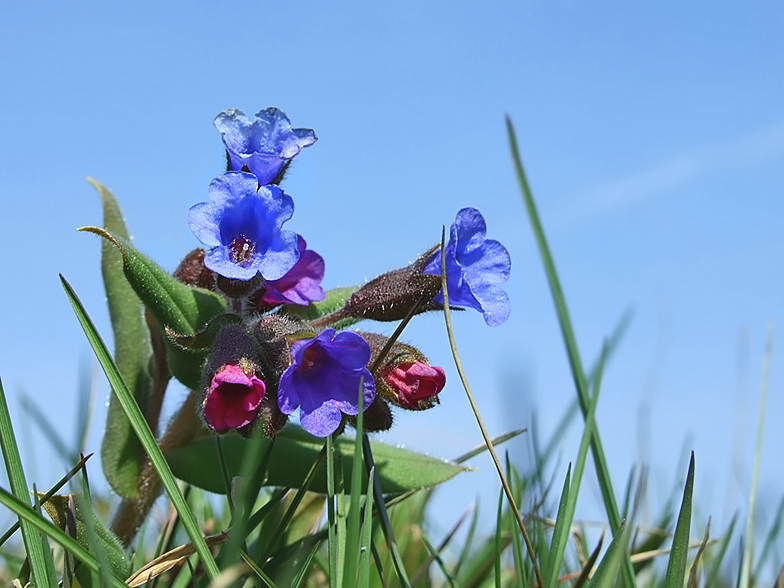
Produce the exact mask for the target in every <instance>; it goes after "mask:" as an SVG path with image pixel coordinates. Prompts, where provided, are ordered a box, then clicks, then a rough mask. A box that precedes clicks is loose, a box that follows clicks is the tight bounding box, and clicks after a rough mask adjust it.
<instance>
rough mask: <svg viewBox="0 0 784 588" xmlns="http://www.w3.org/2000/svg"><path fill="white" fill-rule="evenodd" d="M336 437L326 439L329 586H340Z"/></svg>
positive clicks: (335, 587)
mask: <svg viewBox="0 0 784 588" xmlns="http://www.w3.org/2000/svg"><path fill="white" fill-rule="evenodd" d="M334 442H335V440H334V438H333V436H332V435H329V436H328V437H327V440H326V445H325V447H326V450H327V529H328V539H327V554H328V556H329V558H328V561H329V588H338V586H340V584H339V582H338V537H337V528H338V524H337V520H336V515H335V447H334Z"/></svg>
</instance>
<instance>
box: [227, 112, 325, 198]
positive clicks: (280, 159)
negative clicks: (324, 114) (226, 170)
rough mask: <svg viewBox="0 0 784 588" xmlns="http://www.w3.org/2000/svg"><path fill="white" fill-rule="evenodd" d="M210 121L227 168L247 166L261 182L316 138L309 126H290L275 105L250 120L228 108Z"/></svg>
mask: <svg viewBox="0 0 784 588" xmlns="http://www.w3.org/2000/svg"><path fill="white" fill-rule="evenodd" d="M214 122H215V127H216V128H217V129H218V130H219V131H220V133H221V135H222V136H223V144H224V145H225V146H226V151H228V153H229V163H230V165H231V169H232V170H233V171H242V169H243V167H244V166H248V169H249V170H250V172H251V173H252V174H254V175H255V176H256V177H257V178H258V179H259V183H260V184H262V185H266V184H269V183H270V182H272V181H273V180H275V178H276V177H277V176H278V174H279V173H280V172H281V170H282V169H283V167H284V166H285V165H286V164H287V163H288V162H290V161H291V160H292V159H293V158H294V157H295V156H296V155H297V154H298V153H299V152H300V150H301V149H302V148H303V147H309V146H311V145H313V143H315V142H316V140H317V137H316V133H314V132H313V131H312V130H311V129H292V128H291V122H290V121H289V119H288V117H287V116H286V114H285V113H284V112H282V111H281V110H278V109H277V108H267V109H266V110H260V111H259V112H257V113H256V117H255V118H254V119H253V122H251V121H249V120H248V117H247V116H245V113H244V112H242V111H241V110H237V109H236V108H230V109H229V110H224V111H223V112H221V113H220V114H219V115H218V116H216V117H215V121H214Z"/></svg>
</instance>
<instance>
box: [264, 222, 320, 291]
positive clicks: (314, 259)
mask: <svg viewBox="0 0 784 588" xmlns="http://www.w3.org/2000/svg"><path fill="white" fill-rule="evenodd" d="M306 247H307V243H305V239H303V238H302V237H301V236H300V235H297V251H299V261H298V262H297V263H296V264H295V265H294V267H293V268H291V269H290V270H289V272H288V273H287V274H286V275H285V276H283V277H282V278H280V279H279V280H267V282H266V283H265V284H264V286H265V288H266V290H265V291H264V294H263V295H262V296H261V298H260V300H259V304H262V305H266V306H277V305H278V304H300V305H303V306H307V305H308V303H310V302H311V301H312V302H318V301H319V300H324V290H323V289H322V288H321V286H320V284H321V280H323V279H324V259H323V258H322V257H321V256H320V255H319V254H318V253H316V252H315V251H311V250H310V249H306Z"/></svg>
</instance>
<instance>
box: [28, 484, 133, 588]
mask: <svg viewBox="0 0 784 588" xmlns="http://www.w3.org/2000/svg"><path fill="white" fill-rule="evenodd" d="M40 496H41V497H43V494H40ZM68 498H69V496H68V495H57V496H52V497H51V498H50V499H49V500H47V501H46V502H45V503H44V504H43V505H42V506H43V508H44V510H45V511H46V514H48V515H49V517H50V518H51V519H52V522H53V523H54V524H55V525H57V526H58V527H59V528H60V529H61V530H63V531H66V532H67V533H68V534H69V535H71V536H72V537H73V538H74V539H76V542H77V543H78V544H79V545H81V546H82V547H83V548H84V549H86V550H87V551H92V549H91V546H90V541H89V536H88V533H89V529H87V527H86V522H85V520H84V516H83V514H82V511H81V510H80V509H79V507H78V506H77V505H76V504H75V501H73V500H71V501H69V500H68ZM69 502H70V504H69ZM74 523H75V526H76V533H75V534H74V533H73V531H72V527H73V525H74ZM91 524H92V529H93V531H94V537H95V539H96V541H97V548H98V549H100V550H101V551H103V557H102V558H101V559H103V561H105V562H106V563H107V564H108V566H109V569H110V571H111V573H112V575H114V576H116V577H117V578H126V577H127V576H128V574H129V572H130V570H131V562H130V559H129V558H128V556H127V555H126V553H125V550H124V549H123V547H122V544H121V543H120V540H119V539H117V537H116V536H115V535H114V534H113V533H112V532H111V531H110V530H109V529H107V528H106V527H104V526H103V524H102V523H101V522H100V521H99V520H98V519H97V518H96V517H95V515H94V514H93V515H92V521H91ZM74 571H75V573H76V578H77V579H78V580H79V583H80V584H81V585H82V586H85V587H87V586H91V585H92V582H91V572H90V569H89V568H88V567H87V566H85V565H83V564H82V563H81V562H77V563H76V565H75V569H74Z"/></svg>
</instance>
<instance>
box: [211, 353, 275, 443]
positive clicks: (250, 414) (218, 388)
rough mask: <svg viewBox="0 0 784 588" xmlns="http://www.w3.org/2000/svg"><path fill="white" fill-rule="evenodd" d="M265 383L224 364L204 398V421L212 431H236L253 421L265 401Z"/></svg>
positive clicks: (235, 367) (251, 374)
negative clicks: (263, 400)
mask: <svg viewBox="0 0 784 588" xmlns="http://www.w3.org/2000/svg"><path fill="white" fill-rule="evenodd" d="M265 390H266V387H265V386H264V382H262V381H261V380H260V379H259V378H257V377H256V375H255V374H253V373H252V372H251V373H250V374H246V373H245V372H244V371H243V370H242V368H241V367H240V366H238V365H231V364H229V365H225V366H223V367H222V368H221V369H220V370H218V373H217V374H215V375H214V376H213V378H212V382H211V383H210V387H209V389H208V390H207V397H206V398H205V399H204V404H203V407H202V409H203V412H204V421H205V422H206V423H207V425H209V427H210V428H211V429H214V430H215V431H218V432H225V431H227V430H228V429H239V428H240V427H244V426H245V425H248V424H250V423H251V421H253V419H254V418H256V413H257V412H258V409H259V405H260V404H261V401H262V399H263V398H264V392H265Z"/></svg>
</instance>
